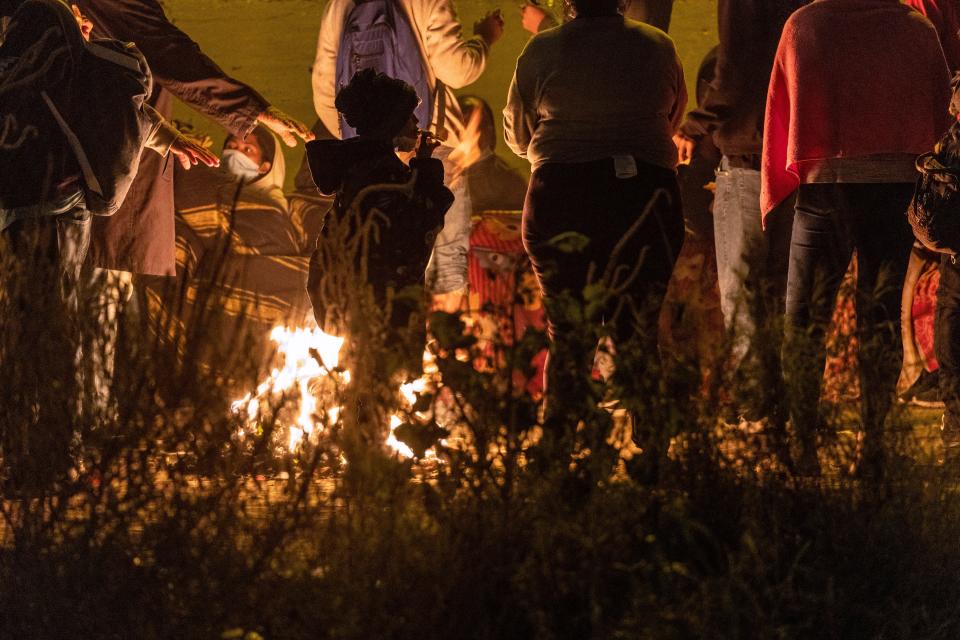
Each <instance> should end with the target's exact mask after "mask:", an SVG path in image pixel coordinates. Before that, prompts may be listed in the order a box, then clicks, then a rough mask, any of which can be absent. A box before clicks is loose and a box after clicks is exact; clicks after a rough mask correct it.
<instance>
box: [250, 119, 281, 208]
mask: <svg viewBox="0 0 960 640" xmlns="http://www.w3.org/2000/svg"><path fill="white" fill-rule="evenodd" d="M270 137H271V138H273V144H274V147H273V148H274V153H273V160H272V161H271V163H270V171H267V172H266V173H265V174H263V175H262V176H260V177H259V178H257V179H256V180H254V181H253V182H251V183H250V184H248V185H246V187H245V188H246V189H252V190H255V191H261V192H263V193H266V194H268V195H269V196H270V198H271V199H273V200H277V201H278V202H282V204H283V206H284V208H286V196H285V195H284V194H283V185H284V182H285V181H286V179H287V161H286V159H285V158H284V157H283V147H284V144H283V143H282V142H281V141H280V138H278V137H277V136H275V135H274V134H273V132H270Z"/></svg>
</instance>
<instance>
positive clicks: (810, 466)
mask: <svg viewBox="0 0 960 640" xmlns="http://www.w3.org/2000/svg"><path fill="white" fill-rule="evenodd" d="M949 102H950V74H949V72H948V70H947V64H946V61H945V60H944V57H943V50H942V49H941V47H940V42H939V39H938V37H937V33H936V31H935V30H934V28H933V26H932V25H931V24H930V22H929V21H928V20H926V19H925V18H924V17H923V16H921V15H919V14H918V13H917V12H915V11H913V10H912V9H910V8H909V7H906V6H904V5H902V4H900V3H899V2H898V1H897V0H821V1H818V2H814V3H812V4H810V5H808V6H806V7H804V8H803V9H800V10H799V11H797V12H796V13H794V14H793V15H792V16H791V17H790V19H789V20H788V21H787V23H786V25H785V27H784V30H783V35H782V37H781V39H780V44H779V47H778V49H777V55H776V59H775V61H774V66H773V73H772V74H771V77H770V85H769V90H768V92H767V107H766V114H765V118H764V121H765V126H764V139H763V158H762V162H761V191H760V199H761V211H762V212H763V214H764V215H767V214H769V212H770V211H772V210H773V209H774V208H775V207H776V206H777V205H778V204H779V203H781V202H782V201H784V200H785V199H786V198H787V197H789V196H790V195H791V194H792V193H793V192H794V191H796V192H797V204H796V214H795V217H794V223H793V235H792V239H791V245H790V265H789V269H788V275H787V298H786V323H785V324H786V326H785V338H784V349H783V360H782V366H783V370H784V376H785V379H786V383H787V390H788V401H789V404H790V415H791V419H792V421H793V426H794V429H795V432H796V433H797V435H798V438H799V440H800V445H801V451H802V453H801V458H800V467H801V469H802V470H804V471H806V472H809V473H817V472H818V471H819V462H818V458H817V449H816V431H817V428H818V426H819V423H820V421H821V417H820V414H819V407H818V405H819V396H820V385H821V382H822V379H823V370H824V360H825V346H824V337H825V334H826V329H827V327H828V325H829V323H830V318H831V315H832V311H833V307H834V303H835V300H836V296H837V291H838V289H839V286H840V283H841V281H842V279H843V276H844V273H845V272H846V270H847V266H848V264H849V262H850V258H851V256H852V254H853V252H854V250H856V255H857V267H858V276H857V299H856V300H857V325H858V326H857V337H858V340H859V360H860V385H861V418H862V422H863V429H864V436H865V437H864V447H863V457H862V459H861V464H860V469H861V470H862V471H865V472H880V471H882V459H883V449H882V447H881V439H882V432H883V424H884V421H885V419H886V415H887V412H888V411H889V408H890V404H891V401H892V399H893V392H894V387H895V385H896V381H897V376H898V375H899V372H900V364H901V359H902V343H901V341H900V331H899V322H900V304H901V290H902V288H903V282H904V275H905V272H906V268H907V261H908V258H909V256H910V248H911V246H912V244H913V234H912V233H911V230H910V226H909V224H908V223H907V220H906V216H905V215H904V214H905V211H906V209H907V205H908V204H909V202H910V199H911V197H912V195H913V190H914V183H915V181H916V178H917V174H916V170H915V168H914V160H915V157H916V156H917V155H918V154H920V153H924V152H925V151H927V150H929V149H930V148H932V147H933V145H934V143H935V142H936V141H937V140H938V138H939V137H940V134H941V133H942V132H943V130H944V129H945V128H946V124H947V122H948V119H947V107H948V105H949Z"/></svg>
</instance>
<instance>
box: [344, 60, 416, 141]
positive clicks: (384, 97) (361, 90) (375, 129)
mask: <svg viewBox="0 0 960 640" xmlns="http://www.w3.org/2000/svg"><path fill="white" fill-rule="evenodd" d="M334 104H335V105H336V107H337V111H339V112H340V113H342V114H343V117H344V118H345V119H346V121H347V124H349V125H350V126H351V127H353V128H354V129H356V130H357V133H358V134H359V135H361V136H369V137H379V138H394V137H395V136H396V135H397V134H398V133H400V131H401V130H402V129H403V126H404V125H405V124H406V123H407V121H408V120H409V119H410V116H411V115H412V114H413V110H414V109H416V108H417V105H418V104H420V98H418V97H417V92H416V90H415V89H414V88H413V87H411V86H410V85H409V84H407V83H406V82H404V81H403V80H397V79H395V78H391V77H390V76H388V75H385V74H383V73H377V72H376V71H374V70H373V69H362V70H360V71H358V72H356V73H355V74H354V75H353V78H351V79H350V83H349V84H348V85H347V86H345V87H344V88H343V89H341V90H340V92H339V93H338V94H337V99H336V101H335V103H334ZM421 124H425V123H421Z"/></svg>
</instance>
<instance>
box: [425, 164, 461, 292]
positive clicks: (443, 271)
mask: <svg viewBox="0 0 960 640" xmlns="http://www.w3.org/2000/svg"><path fill="white" fill-rule="evenodd" d="M449 153H450V150H449V149H448V148H447V147H442V148H440V149H438V150H437V153H436V157H437V158H438V159H440V160H442V161H443V169H444V172H445V173H446V176H447V178H446V183H447V187H448V188H449V189H450V190H451V191H452V192H453V196H454V198H455V199H454V201H453V206H451V207H450V209H449V210H448V211H447V214H446V216H444V219H443V231H441V232H440V233H439V234H438V235H437V239H436V241H435V242H434V244H433V255H431V256H430V262H429V263H428V264H427V271H426V282H427V288H428V289H429V290H430V291H431V292H432V293H450V292H451V291H457V290H460V289H465V288H466V286H467V252H468V251H469V249H470V213H471V212H470V209H471V206H470V194H469V193H468V191H467V186H466V182H467V181H466V180H465V179H464V178H463V177H455V178H454V179H451V176H454V173H455V165H454V164H453V163H452V162H450V159H449V157H448V156H449Z"/></svg>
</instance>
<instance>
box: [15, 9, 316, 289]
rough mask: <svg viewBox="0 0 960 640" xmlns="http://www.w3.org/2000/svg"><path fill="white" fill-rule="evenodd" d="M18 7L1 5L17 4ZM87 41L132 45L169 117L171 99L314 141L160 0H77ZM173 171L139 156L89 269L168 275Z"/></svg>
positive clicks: (97, 226) (220, 119) (240, 130)
mask: <svg viewBox="0 0 960 640" xmlns="http://www.w3.org/2000/svg"><path fill="white" fill-rule="evenodd" d="M22 1H23V0H0V2H7V3H10V4H14V5H16V4H18V2H22ZM75 3H76V4H77V6H78V8H79V9H80V11H81V12H82V13H83V15H84V16H87V17H88V18H89V19H90V20H91V21H92V23H93V25H94V30H93V36H94V37H95V38H97V37H105V38H112V39H115V40H119V41H123V42H133V43H134V44H136V46H137V49H138V50H139V51H140V52H141V53H142V55H143V57H144V58H145V59H146V62H147V63H148V64H149V66H150V70H151V72H152V74H153V78H154V87H153V90H152V91H151V93H150V96H149V99H148V103H149V104H150V106H152V107H153V108H155V109H156V110H157V111H158V112H159V113H160V114H161V115H163V116H164V117H167V118H169V117H170V115H171V114H172V112H173V98H174V97H176V98H178V99H180V100H181V101H182V102H183V103H185V104H186V105H187V106H189V107H191V108H193V109H195V110H197V111H199V112H200V113H202V114H204V115H206V116H207V117H209V118H211V119H213V120H214V121H215V122H217V123H218V124H220V125H222V126H223V127H224V128H225V129H227V131H228V132H230V133H232V134H234V135H237V136H239V137H241V138H242V137H245V136H246V135H247V134H248V133H250V132H251V131H252V130H253V128H254V127H255V126H256V125H257V124H258V123H260V124H263V125H265V126H267V127H268V128H269V129H271V130H272V131H273V132H274V133H276V134H277V135H279V136H280V137H281V139H283V141H284V142H285V143H286V144H287V145H288V146H294V145H296V141H297V138H302V139H304V140H309V139H312V134H310V132H309V129H308V128H307V127H306V126H305V125H303V124H302V123H300V122H298V121H297V120H296V119H294V118H291V117H290V116H288V115H287V114H285V113H283V112H282V111H280V110H279V109H277V108H275V107H273V106H271V104H270V103H269V102H268V101H267V100H266V99H265V98H263V96H261V95H260V94H259V93H257V92H256V91H255V90H254V89H253V88H251V87H250V86H248V85H246V84H244V83H242V82H240V81H238V80H235V79H234V78H231V77H230V76H228V75H227V74H226V73H224V71H223V70H222V69H221V68H220V67H219V66H217V64H216V63H214V61H213V60H211V59H210V58H208V57H207V56H206V55H204V53H203V51H202V50H201V49H200V47H199V46H198V45H197V43H195V42H194V41H193V40H191V39H190V37H189V36H187V34H185V33H184V32H183V31H181V30H180V29H178V28H177V27H175V26H174V25H173V24H172V23H171V22H170V20H169V19H168V18H167V16H166V14H165V12H164V10H163V7H162V6H161V3H160V2H159V1H158V0H75ZM174 240H175V233H174V204H173V164H172V163H169V162H165V161H164V160H163V159H162V158H159V157H158V156H155V155H151V154H148V155H145V156H144V157H143V158H142V160H141V162H140V166H139V171H138V173H137V177H136V180H135V181H134V182H133V184H132V185H131V188H130V191H129V193H128V194H127V198H126V201H125V202H124V205H123V207H122V208H121V209H120V210H119V211H118V212H117V213H116V214H115V215H113V216H111V217H109V218H97V219H96V220H94V222H93V232H92V238H91V245H90V257H89V262H90V263H91V265H92V266H94V267H98V268H101V269H109V270H114V271H115V272H128V273H138V274H146V275H166V276H170V275H174V274H175V273H176V261H175V258H174V253H175V251H174V249H175V242H174Z"/></svg>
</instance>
